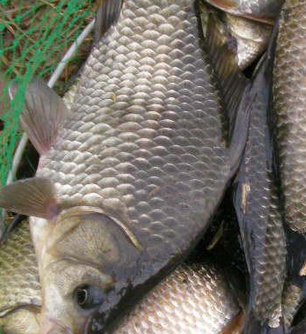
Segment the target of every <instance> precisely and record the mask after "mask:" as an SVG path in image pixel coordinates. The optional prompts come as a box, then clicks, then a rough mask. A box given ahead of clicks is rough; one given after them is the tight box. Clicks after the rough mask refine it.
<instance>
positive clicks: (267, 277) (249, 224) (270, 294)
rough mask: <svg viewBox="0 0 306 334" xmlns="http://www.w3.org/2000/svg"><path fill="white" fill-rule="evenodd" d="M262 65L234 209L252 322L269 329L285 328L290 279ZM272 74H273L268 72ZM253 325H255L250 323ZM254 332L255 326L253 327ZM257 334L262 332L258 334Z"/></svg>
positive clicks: (268, 78)
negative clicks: (247, 276) (286, 283)
mask: <svg viewBox="0 0 306 334" xmlns="http://www.w3.org/2000/svg"><path fill="white" fill-rule="evenodd" d="M270 69H271V66H269V65H268V62H267V60H266V62H262V64H261V68H260V69H259V70H258V72H257V75H256V78H255V80H254V83H253V87H252V89H255V90H257V91H258V94H257V95H256V98H255V100H254V101H253V107H252V108H251V119H250V127H249V137H248V141H247V144H246V148H245V152H244V157H243V158H242V163H241V166H240V170H239V172H238V176H237V179H238V182H237V190H236V194H235V206H236V211H237V215H238V220H239V225H240V231H241V234H242V240H243V244H244V252H245V256H246V261H247V265H248V271H249V274H250V282H249V286H250V302H249V318H250V319H249V322H250V323H248V319H247V320H246V321H247V323H246V331H245V332H246V333H252V332H253V331H254V329H252V326H253V325H252V323H254V321H253V320H254V319H255V322H256V321H257V323H259V324H265V325H266V326H268V328H269V327H270V330H271V328H277V327H279V326H281V323H282V320H281V319H282V316H283V310H282V294H283V286H284V280H285V274H286V239H285V233H284V227H283V219H282V215H281V202H280V199H279V190H278V189H279V188H278V184H277V182H276V177H275V175H274V170H273V164H272V163H273V146H272V140H271V133H270V128H269V121H268V119H269V101H270V100H269V96H270V94H269V91H270V90H271V78H272V71H271V70H270ZM269 71H270V72H269ZM251 319H252V320H251ZM254 326H255V325H254ZM255 332H260V331H259V330H258V329H255V331H254V333H255Z"/></svg>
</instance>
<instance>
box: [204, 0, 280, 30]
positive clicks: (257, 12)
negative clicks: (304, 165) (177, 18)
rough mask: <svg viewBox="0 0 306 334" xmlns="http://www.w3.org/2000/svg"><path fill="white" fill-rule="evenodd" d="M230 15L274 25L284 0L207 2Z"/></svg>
mask: <svg viewBox="0 0 306 334" xmlns="http://www.w3.org/2000/svg"><path fill="white" fill-rule="evenodd" d="M205 1H206V2H208V3H209V4H211V5H213V6H215V7H217V8H219V9H221V10H224V11H226V12H228V13H230V14H234V15H237V16H242V17H245V18H248V19H252V20H255V21H259V22H263V23H267V24H271V25H273V24H274V22H275V19H276V17H277V16H278V14H279V12H280V10H281V7H282V4H283V2H284V0H205Z"/></svg>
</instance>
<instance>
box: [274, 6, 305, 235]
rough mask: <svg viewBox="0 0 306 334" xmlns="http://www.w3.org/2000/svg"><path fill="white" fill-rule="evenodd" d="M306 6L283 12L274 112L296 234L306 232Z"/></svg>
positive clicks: (291, 222)
mask: <svg viewBox="0 0 306 334" xmlns="http://www.w3.org/2000/svg"><path fill="white" fill-rule="evenodd" d="M303 22H306V2H305V1H290V0H289V1H286V2H285V4H284V7H283V10H282V14H281V17H280V24H279V33H278V39H277V46H276V56H275V67H274V79H273V82H274V87H273V88H274V89H273V93H274V97H273V98H274V110H275V114H276V132H277V143H278V151H279V162H280V166H279V172H280V177H281V182H282V189H283V194H284V202H285V218H286V222H287V223H288V225H289V226H290V227H291V228H292V229H293V230H295V231H299V232H305V231H306V220H305V218H306V193H305V191H304V183H305V175H306V174H305V173H306V167H305V166H306V165H305V158H306V154H305V148H306V117H305V115H306V110H305V102H304V100H305V99H306V93H305V86H304V82H303V80H304V74H303V71H304V68H305V66H304V64H305V61H306V44H305V43H304V41H305V38H306V32H305V30H304V29H303V28H302V27H303Z"/></svg>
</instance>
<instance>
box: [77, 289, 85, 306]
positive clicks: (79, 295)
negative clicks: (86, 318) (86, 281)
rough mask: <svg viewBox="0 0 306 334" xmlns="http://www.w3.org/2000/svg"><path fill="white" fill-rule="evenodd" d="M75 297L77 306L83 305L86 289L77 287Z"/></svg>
mask: <svg viewBox="0 0 306 334" xmlns="http://www.w3.org/2000/svg"><path fill="white" fill-rule="evenodd" d="M76 299H77V303H78V305H79V306H84V305H85V304H86V302H87V299H88V291H87V289H86V288H85V287H84V288H79V289H77V291H76Z"/></svg>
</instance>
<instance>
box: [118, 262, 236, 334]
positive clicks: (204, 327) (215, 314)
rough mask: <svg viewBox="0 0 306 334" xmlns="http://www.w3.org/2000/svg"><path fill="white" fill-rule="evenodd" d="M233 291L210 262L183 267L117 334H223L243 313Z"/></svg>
mask: <svg viewBox="0 0 306 334" xmlns="http://www.w3.org/2000/svg"><path fill="white" fill-rule="evenodd" d="M219 269H220V268H219ZM203 278H205V279H203ZM230 291H231V290H230V289H228V285H227V283H226V281H224V275H223V273H222V271H218V266H215V265H213V264H212V263H210V261H205V262H204V263H203V264H197V263H194V264H192V265H189V266H186V265H183V266H181V267H179V268H178V269H177V270H176V271H175V272H173V273H172V274H171V275H170V276H168V277H167V278H165V279H164V280H163V282H162V284H161V285H158V286H157V287H155V288H154V289H153V290H152V291H151V292H150V293H149V294H148V295H147V298H146V299H144V300H143V301H141V302H140V303H139V304H137V305H136V306H135V308H134V309H133V310H132V311H131V312H130V313H129V314H128V315H127V316H126V317H125V318H124V319H123V321H122V322H121V323H120V324H119V325H118V328H117V329H116V330H115V333H116V334H127V333H129V334H155V333H156V334H157V333H161V334H162V333H165V334H172V333H173V334H175V333H186V334H189V333H190V334H191V333H201V334H215V333H219V332H221V331H222V330H223V329H224V327H226V325H228V324H229V322H230V321H231V320H233V319H234V318H235V316H237V315H238V313H239V311H240V310H239V307H238V305H237V301H236V300H235V298H234V296H233V295H231V293H230ZM191 296H192V298H191ZM139 319H143V321H139ZM204 319H205V320H204ZM203 320H204V321H203Z"/></svg>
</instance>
